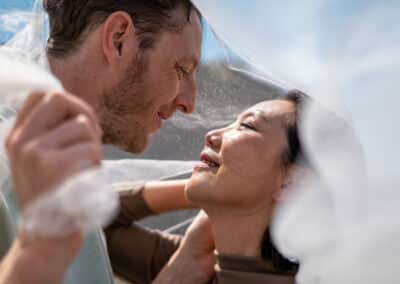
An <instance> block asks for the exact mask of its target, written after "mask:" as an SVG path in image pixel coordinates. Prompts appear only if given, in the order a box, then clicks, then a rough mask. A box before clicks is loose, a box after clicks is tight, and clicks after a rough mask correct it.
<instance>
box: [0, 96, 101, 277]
mask: <svg viewBox="0 0 400 284" xmlns="http://www.w3.org/2000/svg"><path fill="white" fill-rule="evenodd" d="M101 136H102V132H101V130H100V127H99V124H98V122H97V118H96V116H95V114H94V112H93V110H92V109H91V108H90V107H89V106H88V105H87V104H86V103H85V102H83V101H82V100H80V99H78V98H76V97H74V96H72V95H68V94H59V93H52V94H44V93H36V94H33V95H31V96H30V97H29V98H28V99H27V100H26V102H25V104H24V106H23V107H22V109H21V110H20V111H19V113H18V116H17V118H16V122H15V125H14V127H13V128H12V130H11V132H10V133H9V135H8V137H7V140H6V148H7V152H8V156H9V160H10V168H11V175H12V179H13V182H14V188H15V191H16V193H17V196H18V200H19V203H20V207H21V209H22V210H24V209H25V208H26V207H27V206H28V205H29V203H30V202H32V201H33V200H34V199H36V198H38V197H40V195H42V194H44V193H46V192H49V191H51V190H54V189H55V187H57V186H58V185H60V184H61V183H62V182H64V181H65V180H66V179H67V178H68V177H70V176H72V175H74V174H77V173H79V171H81V170H84V169H86V168H89V167H93V166H98V165H100V163H101V160H102V148H101ZM49 226H51V224H49ZM81 244H82V237H81V235H80V233H79V232H76V233H75V234H72V235H70V236H66V237H64V238H46V237H36V238H35V239H33V240H30V241H29V242H26V241H25V236H24V233H23V232H19V234H18V236H17V239H16V240H15V241H14V243H13V246H12V248H11V249H10V251H9V253H8V254H7V256H6V258H5V259H4V260H3V261H2V263H1V266H0V282H1V283H3V282H4V283H28V282H29V283H61V282H62V281H63V280H62V279H63V276H64V273H65V271H66V270H67V268H68V266H69V264H70V263H71V262H72V260H73V258H74V257H75V256H76V254H77V253H78V252H79V249H80V246H81ZM49 260H50V261H49ZM2 281H3V282H2Z"/></svg>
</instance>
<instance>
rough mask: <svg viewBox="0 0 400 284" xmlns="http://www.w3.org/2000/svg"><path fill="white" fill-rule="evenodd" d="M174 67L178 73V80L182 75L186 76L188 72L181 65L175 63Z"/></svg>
mask: <svg viewBox="0 0 400 284" xmlns="http://www.w3.org/2000/svg"><path fill="white" fill-rule="evenodd" d="M175 69H176V72H177V74H178V78H179V80H181V79H182V78H183V77H184V76H187V75H188V74H189V72H188V71H187V70H186V69H185V68H183V67H182V66H179V65H177V66H176V67H175Z"/></svg>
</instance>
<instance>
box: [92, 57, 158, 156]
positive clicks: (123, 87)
mask: <svg viewBox="0 0 400 284" xmlns="http://www.w3.org/2000/svg"><path fill="white" fill-rule="evenodd" d="M145 73H146V61H145V58H144V57H140V56H139V57H138V58H136V59H135V60H134V62H133V63H132V64H131V66H130V67H129V68H128V70H127V72H126V76H125V78H123V79H122V80H121V82H120V83H119V84H118V85H117V86H115V87H114V88H113V89H112V90H111V91H110V92H109V93H104V94H103V95H102V97H101V102H100V108H99V109H100V111H101V114H100V120H101V126H102V129H103V133H104V134H103V143H105V144H112V145H115V146H118V147H120V148H122V149H123V150H126V151H128V152H132V153H140V152H143V151H144V150H145V148H146V146H147V144H148V133H147V131H146V126H145V123H146V120H145V118H146V116H145V115H143V114H146V113H148V109H149V108H150V107H151V101H148V97H149V96H147V94H146V88H145V84H144V80H145V79H144V77H145Z"/></svg>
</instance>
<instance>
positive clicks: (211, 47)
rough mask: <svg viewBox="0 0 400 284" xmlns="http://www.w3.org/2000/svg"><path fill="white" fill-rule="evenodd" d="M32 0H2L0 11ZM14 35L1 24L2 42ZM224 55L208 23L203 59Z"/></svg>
mask: <svg viewBox="0 0 400 284" xmlns="http://www.w3.org/2000/svg"><path fill="white" fill-rule="evenodd" d="M32 5H33V1H32V0H12V1H10V0H0V13H2V14H3V13H8V12H11V11H17V10H27V11H29V10H30V9H31V8H32ZM11 35H12V33H11V32H7V31H4V28H2V27H1V26H0V43H4V42H5V41H6V40H7V39H9V38H10V36H11ZM221 56H223V51H222V49H221V46H220V45H219V43H218V41H217V40H216V38H215V37H214V35H213V33H212V32H211V30H210V29H209V27H208V26H207V25H206V26H205V29H204V40H203V59H207V60H215V59H218V58H220V57H221Z"/></svg>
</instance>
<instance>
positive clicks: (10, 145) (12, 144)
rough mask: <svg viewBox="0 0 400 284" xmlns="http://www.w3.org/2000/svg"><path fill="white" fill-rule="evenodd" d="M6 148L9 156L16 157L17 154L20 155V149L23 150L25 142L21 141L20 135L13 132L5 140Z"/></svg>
mask: <svg viewBox="0 0 400 284" xmlns="http://www.w3.org/2000/svg"><path fill="white" fill-rule="evenodd" d="M5 146H6V150H7V153H8V154H9V155H12V156H15V155H16V154H18V153H19V151H20V149H21V148H22V146H23V142H22V140H21V139H20V136H19V135H17V134H15V133H13V132H11V133H10V134H9V135H8V136H7V138H6V140H5Z"/></svg>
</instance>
